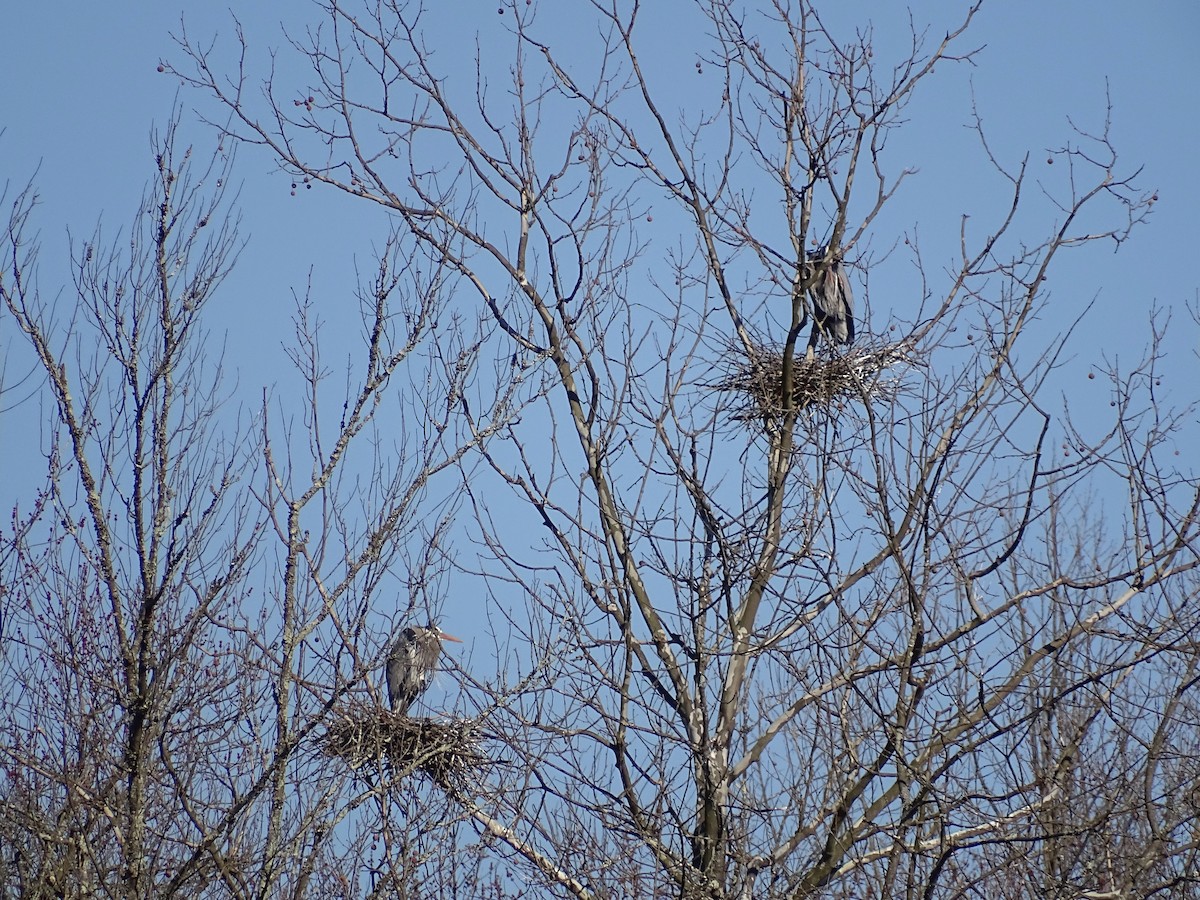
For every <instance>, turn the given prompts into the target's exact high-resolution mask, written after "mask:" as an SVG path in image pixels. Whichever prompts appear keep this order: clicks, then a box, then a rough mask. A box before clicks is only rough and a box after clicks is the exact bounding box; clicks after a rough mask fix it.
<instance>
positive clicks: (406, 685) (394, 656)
mask: <svg viewBox="0 0 1200 900" xmlns="http://www.w3.org/2000/svg"><path fill="white" fill-rule="evenodd" d="M442 641H454V642H455V643H458V644H461V643H462V641H461V640H459V639H458V638H456V637H452V636H451V635H448V634H446V632H444V631H442V629H440V628H438V626H436V625H434V624H433V623H432V622H430V623H429V624H428V625H426V626H424V627H422V626H420V625H416V626H413V625H410V626H409V627H407V628H405V629H404V630H403V631H401V632H400V635H399V636H398V637H397V638H396V642H395V643H394V644H392V649H391V650H390V651H389V652H388V658H387V668H386V670H385V673H386V675H387V689H388V703H390V704H391V706H392V709H393V710H395V711H396V712H398V713H400V714H402V715H403V714H405V713H407V712H408V708H409V706H411V705H412V702H413V701H414V700H416V699H417V697H418V696H419V695H420V693H421V692H422V691H423V690H425V688H426V687H428V686H429V679H430V676H431V675H433V672H434V670H435V669H436V668H437V659H438V654H439V653H441V652H442Z"/></svg>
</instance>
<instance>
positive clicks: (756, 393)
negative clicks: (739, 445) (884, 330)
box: [711, 342, 916, 422]
mask: <svg viewBox="0 0 1200 900" xmlns="http://www.w3.org/2000/svg"><path fill="white" fill-rule="evenodd" d="M915 362H916V359H915V355H914V352H913V348H912V347H911V345H909V344H907V343H905V342H901V343H897V344H887V345H884V346H877V347H862V348H855V349H852V350H847V351H846V352H844V353H839V354H834V355H826V354H825V353H822V354H820V355H817V356H814V357H813V358H812V359H809V358H808V357H807V356H806V354H805V353H804V351H803V350H799V351H797V353H796V354H795V356H794V357H793V361H792V402H793V404H794V406H795V408H797V409H812V408H820V407H827V406H834V405H838V404H841V403H843V402H845V401H847V400H860V401H862V402H864V403H867V402H870V401H872V400H875V399H878V398H887V397H891V396H892V394H893V393H894V388H895V386H896V384H897V379H895V378H885V377H883V372H884V370H885V369H888V368H891V367H892V366H895V365H897V364H908V365H912V364H914V363H915ZM711 387H713V388H715V389H716V390H718V391H725V392H729V393H733V394H738V395H740V396H741V401H740V402H739V403H737V404H735V406H734V409H733V418H734V419H735V420H737V421H740V422H749V421H756V420H760V419H764V418H766V419H776V418H779V417H781V416H782V415H783V412H784V408H783V350H782V348H780V347H773V346H769V345H758V346H755V347H753V348H752V349H751V352H750V354H749V356H748V357H742V359H741V364H740V365H737V366H736V367H735V368H733V370H732V371H731V372H730V373H729V374H728V375H727V376H726V377H725V378H723V379H722V380H721V381H718V382H716V383H715V384H713V385H711Z"/></svg>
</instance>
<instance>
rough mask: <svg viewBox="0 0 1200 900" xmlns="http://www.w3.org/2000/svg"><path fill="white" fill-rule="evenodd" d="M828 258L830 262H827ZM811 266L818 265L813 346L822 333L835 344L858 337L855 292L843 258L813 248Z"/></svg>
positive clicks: (814, 285)
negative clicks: (855, 330) (855, 325)
mask: <svg viewBox="0 0 1200 900" xmlns="http://www.w3.org/2000/svg"><path fill="white" fill-rule="evenodd" d="M827 259H828V261H826V260H827ZM808 265H809V266H810V267H815V268H816V277H815V280H814V281H813V283H812V286H811V287H810V288H809V295H810V296H811V297H812V302H813V332H812V337H811V338H810V339H809V341H808V346H809V349H810V350H811V349H812V348H813V347H815V346H816V343H817V340H818V338H819V337H820V335H825V337H826V338H828V339H829V340H830V341H831V342H833V343H835V344H849V343H851V342H852V341H853V340H854V293H853V292H852V291H851V290H850V279H849V278H848V277H847V275H846V268H845V266H843V265H842V260H841V257H839V256H830V255H829V251H828V248H826V247H822V248H821V249H820V250H810V251H809V252H808Z"/></svg>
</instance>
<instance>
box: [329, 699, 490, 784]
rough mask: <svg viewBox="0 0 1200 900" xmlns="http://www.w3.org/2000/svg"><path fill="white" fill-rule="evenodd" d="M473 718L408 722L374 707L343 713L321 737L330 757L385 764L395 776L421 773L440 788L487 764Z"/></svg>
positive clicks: (356, 763)
mask: <svg viewBox="0 0 1200 900" xmlns="http://www.w3.org/2000/svg"><path fill="white" fill-rule="evenodd" d="M478 743H479V739H478V722H477V721H476V720H475V719H451V720H449V721H440V720H434V719H417V718H409V717H408V716H405V715H401V714H400V713H395V712H392V711H391V710H387V709H382V708H376V709H369V710H362V711H356V712H355V713H352V714H347V715H344V716H343V717H342V718H341V719H339V720H338V721H337V722H335V723H334V724H333V725H331V726H330V727H329V730H328V731H326V732H325V734H324V735H323V737H322V748H323V749H324V751H325V753H326V755H328V756H333V757H337V758H338V759H342V760H345V762H346V763H347V764H348V765H349V766H350V767H351V768H353V769H357V768H359V767H361V766H363V765H369V764H380V765H382V764H386V765H387V766H388V767H389V768H390V770H391V772H392V773H393V774H394V775H397V776H399V775H403V774H406V773H408V772H413V771H417V770H420V771H422V772H424V773H425V774H426V775H428V776H429V777H430V778H432V779H433V780H434V781H436V782H437V783H439V784H445V783H447V782H449V781H452V780H454V779H457V778H460V777H461V776H462V775H463V774H464V773H466V772H467V771H469V770H471V769H473V768H475V767H477V766H479V765H482V764H483V763H484V762H486V761H487V758H486V757H485V756H483V755H482V754H481V753H480V752H479V749H478Z"/></svg>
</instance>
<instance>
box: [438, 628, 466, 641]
mask: <svg viewBox="0 0 1200 900" xmlns="http://www.w3.org/2000/svg"><path fill="white" fill-rule="evenodd" d="M439 634H440V635H441V636H442V640H443V641H454V643H456V644H461V643H462V642H463V639H462V638H456V637H455V636H454V635H452V634H446V632H444V631H441V632H439Z"/></svg>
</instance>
